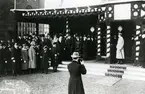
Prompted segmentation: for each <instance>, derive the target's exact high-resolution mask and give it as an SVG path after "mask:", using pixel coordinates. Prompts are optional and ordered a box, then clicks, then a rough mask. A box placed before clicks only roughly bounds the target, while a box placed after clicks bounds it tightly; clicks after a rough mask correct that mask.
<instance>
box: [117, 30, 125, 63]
mask: <svg viewBox="0 0 145 94" xmlns="http://www.w3.org/2000/svg"><path fill="white" fill-rule="evenodd" d="M116 48H117V50H116V59H117V60H118V63H123V59H124V58H125V56H124V39H123V37H122V34H121V33H119V34H118V41H117V46H116Z"/></svg>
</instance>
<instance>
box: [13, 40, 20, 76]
mask: <svg viewBox="0 0 145 94" xmlns="http://www.w3.org/2000/svg"><path fill="white" fill-rule="evenodd" d="M11 59H12V68H13V75H15V76H17V74H20V69H21V50H20V49H19V45H18V43H17V42H16V43H15V44H14V48H13V49H12V58H11Z"/></svg>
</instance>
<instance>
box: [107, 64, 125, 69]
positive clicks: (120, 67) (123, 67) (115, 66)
mask: <svg viewBox="0 0 145 94" xmlns="http://www.w3.org/2000/svg"><path fill="white" fill-rule="evenodd" d="M110 68H116V69H127V66H126V65H119V64H118V65H110Z"/></svg>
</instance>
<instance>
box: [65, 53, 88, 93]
mask: <svg viewBox="0 0 145 94" xmlns="http://www.w3.org/2000/svg"><path fill="white" fill-rule="evenodd" d="M71 57H72V63H70V64H69V65H68V71H69V73H70V78H69V84H68V94H85V91H84V86H83V82H82V77H81V74H86V72H87V70H86V68H85V66H84V64H83V62H81V61H82V60H80V55H79V53H78V52H73V54H72V55H71Z"/></svg>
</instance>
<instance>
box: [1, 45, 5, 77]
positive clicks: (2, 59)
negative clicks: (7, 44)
mask: <svg viewBox="0 0 145 94" xmlns="http://www.w3.org/2000/svg"><path fill="white" fill-rule="evenodd" d="M3 68H4V58H3V49H2V43H0V76H2V74H3V71H4V69H3Z"/></svg>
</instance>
